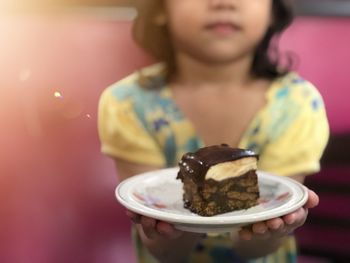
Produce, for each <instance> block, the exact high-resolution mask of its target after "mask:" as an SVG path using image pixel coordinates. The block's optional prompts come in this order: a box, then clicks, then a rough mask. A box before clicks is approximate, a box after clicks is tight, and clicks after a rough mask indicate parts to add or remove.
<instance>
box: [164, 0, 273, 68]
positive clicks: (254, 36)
mask: <svg viewBox="0 0 350 263" xmlns="http://www.w3.org/2000/svg"><path fill="white" fill-rule="evenodd" d="M164 3H165V18H166V22H167V26H168V29H169V32H170V36H171V38H172V43H173V45H174V48H175V52H177V53H179V52H180V53H183V54H185V55H187V56H190V57H192V58H194V59H196V60H199V61H203V62H206V63H213V64H217V63H219V64H221V63H227V62H230V61H233V60H235V59H239V58H241V57H244V56H246V55H253V54H254V51H255V48H256V46H257V45H258V44H259V43H260V41H261V40H262V38H263V37H264V35H265V33H266V31H267V28H268V27H269V25H270V23H271V21H272V0H164Z"/></svg>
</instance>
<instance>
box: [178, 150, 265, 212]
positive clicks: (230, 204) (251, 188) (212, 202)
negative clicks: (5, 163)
mask: <svg viewBox="0 0 350 263" xmlns="http://www.w3.org/2000/svg"><path fill="white" fill-rule="evenodd" d="M257 160H258V156H257V155H256V154H255V153H254V152H252V151H248V150H243V149H238V148H231V147H229V146H228V145H227V144H222V145H214V146H209V147H204V148H201V149H199V150H198V151H197V152H195V153H186V154H185V155H183V157H182V159H181V161H180V162H179V166H180V171H179V173H178V175H177V179H180V180H181V181H182V183H183V190H184V194H183V200H184V207H185V208H187V209H189V210H191V211H192V212H194V213H196V214H199V215H201V216H213V215H217V214H221V213H226V212H230V211H234V210H240V209H247V208H250V207H252V206H255V205H256V204H257V200H258V198H259V187H258V178H257V175H256V169H257Z"/></svg>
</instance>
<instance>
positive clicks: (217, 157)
mask: <svg viewBox="0 0 350 263" xmlns="http://www.w3.org/2000/svg"><path fill="white" fill-rule="evenodd" d="M244 157H256V158H258V155H257V154H255V153H254V152H252V151H249V150H244V149H239V148H231V147H229V146H228V145H227V144H221V145H213V146H208V147H204V148H201V149H199V150H198V151H196V152H194V153H191V152H189V153H186V154H184V155H183V156H182V158H181V161H180V162H179V166H180V171H179V172H178V174H177V179H181V180H183V178H185V177H190V178H192V180H193V182H195V183H196V184H199V185H200V184H202V183H203V182H204V180H205V175H206V173H207V171H208V170H209V168H210V167H211V166H213V165H216V164H218V163H222V162H229V161H234V160H238V159H241V158H244Z"/></svg>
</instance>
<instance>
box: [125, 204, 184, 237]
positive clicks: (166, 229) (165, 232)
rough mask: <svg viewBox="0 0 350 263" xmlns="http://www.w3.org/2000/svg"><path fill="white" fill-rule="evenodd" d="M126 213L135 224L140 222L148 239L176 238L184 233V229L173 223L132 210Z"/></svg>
mask: <svg viewBox="0 0 350 263" xmlns="http://www.w3.org/2000/svg"><path fill="white" fill-rule="evenodd" d="M126 215H127V216H128V217H129V218H130V219H131V221H133V222H134V223H135V224H139V225H140V226H141V227H142V230H143V232H144V234H145V236H146V237H147V238H148V239H157V238H166V239H176V238H178V237H180V236H182V234H183V231H180V230H177V229H175V228H174V226H173V225H171V224H169V223H167V222H164V221H158V220H156V219H154V218H150V217H146V216H142V215H139V214H136V213H134V212H132V211H130V210H127V211H126Z"/></svg>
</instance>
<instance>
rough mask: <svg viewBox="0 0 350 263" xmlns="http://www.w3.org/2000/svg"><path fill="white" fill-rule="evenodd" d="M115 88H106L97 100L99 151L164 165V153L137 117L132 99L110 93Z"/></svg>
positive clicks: (136, 161)
mask: <svg viewBox="0 0 350 263" xmlns="http://www.w3.org/2000/svg"><path fill="white" fill-rule="evenodd" d="M119 85H122V84H119ZM115 88H119V87H118V84H117V86H112V87H110V88H107V89H106V90H105V91H104V92H103V93H102V95H101V97H100V101H99V109H98V132H99V137H100V141H101V151H102V152H103V153H104V154H106V155H109V156H111V157H117V158H121V159H124V160H127V161H130V162H135V163H140V164H147V165H154V166H163V165H164V163H165V161H164V157H163V154H162V152H161V150H160V148H159V147H158V145H157V144H156V142H155V140H154V139H153V138H152V137H151V136H150V134H149V133H148V132H147V130H145V128H144V127H143V125H142V123H141V122H140V120H139V119H138V117H137V115H136V113H135V111H134V109H133V101H132V99H131V98H125V99H124V98H123V99H118V98H117V97H116V96H114V95H113V93H112V89H115Z"/></svg>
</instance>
